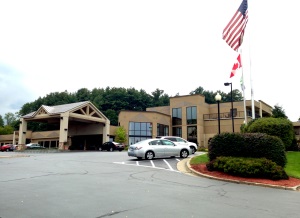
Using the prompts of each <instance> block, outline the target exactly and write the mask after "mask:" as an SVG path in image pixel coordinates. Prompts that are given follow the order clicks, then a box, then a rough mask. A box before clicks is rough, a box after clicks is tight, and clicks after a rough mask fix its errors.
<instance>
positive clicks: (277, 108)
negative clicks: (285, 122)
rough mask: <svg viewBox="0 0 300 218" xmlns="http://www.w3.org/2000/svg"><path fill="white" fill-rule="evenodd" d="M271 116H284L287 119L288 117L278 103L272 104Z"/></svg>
mask: <svg viewBox="0 0 300 218" xmlns="http://www.w3.org/2000/svg"><path fill="white" fill-rule="evenodd" d="M272 117H274V118H285V119H287V118H288V117H287V116H286V115H285V111H284V109H283V108H282V107H281V106H279V105H278V104H277V105H275V106H274V108H273V109H272Z"/></svg>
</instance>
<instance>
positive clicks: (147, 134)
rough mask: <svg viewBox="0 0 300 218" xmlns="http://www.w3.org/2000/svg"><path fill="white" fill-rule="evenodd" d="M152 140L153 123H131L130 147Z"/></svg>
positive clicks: (129, 131)
mask: <svg viewBox="0 0 300 218" xmlns="http://www.w3.org/2000/svg"><path fill="white" fill-rule="evenodd" d="M151 138H152V123H148V122H129V130H128V142H129V145H132V144H135V143H137V142H139V141H142V140H145V139H151Z"/></svg>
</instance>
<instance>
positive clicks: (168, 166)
mask: <svg viewBox="0 0 300 218" xmlns="http://www.w3.org/2000/svg"><path fill="white" fill-rule="evenodd" d="M164 162H165V163H166V164H167V165H168V167H169V168H170V170H171V171H174V169H173V168H172V167H171V165H170V164H169V163H168V161H166V160H165V159H164Z"/></svg>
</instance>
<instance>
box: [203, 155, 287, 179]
mask: <svg viewBox="0 0 300 218" xmlns="http://www.w3.org/2000/svg"><path fill="white" fill-rule="evenodd" d="M206 167H207V169H208V170H210V171H213V170H217V171H222V172H225V173H228V174H230V175H234V176H241V177H248V178H249V177H251V178H266V179H272V180H280V179H288V178H289V177H288V175H287V174H286V172H285V171H284V169H283V167H281V166H278V165H277V164H276V163H275V162H273V161H271V160H268V159H266V158H238V157H217V158H216V159H214V160H213V161H211V162H209V163H208V164H206Z"/></svg>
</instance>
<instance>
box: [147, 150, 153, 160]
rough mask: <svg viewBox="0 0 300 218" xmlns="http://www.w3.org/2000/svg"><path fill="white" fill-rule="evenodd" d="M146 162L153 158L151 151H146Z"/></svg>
mask: <svg viewBox="0 0 300 218" xmlns="http://www.w3.org/2000/svg"><path fill="white" fill-rule="evenodd" d="M145 158H146V159H147V160H152V159H153V158H154V153H153V152H152V151H147V152H146V154H145Z"/></svg>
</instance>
